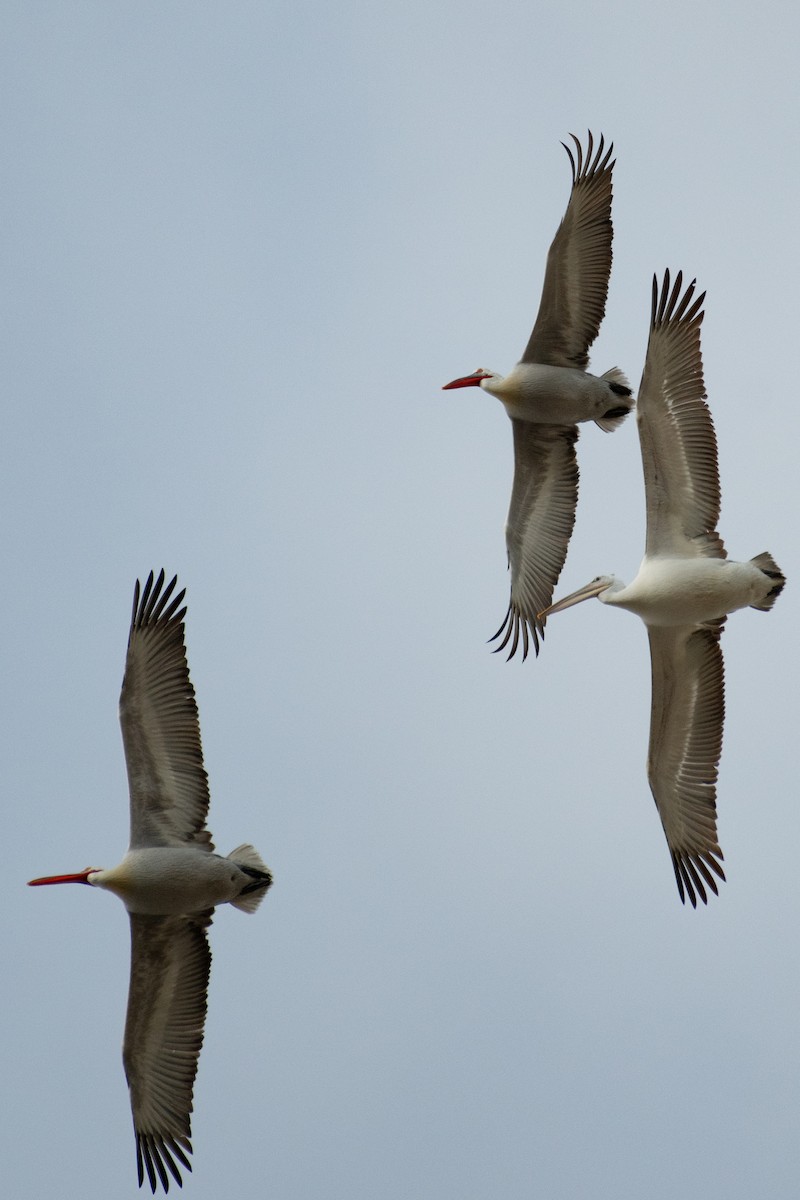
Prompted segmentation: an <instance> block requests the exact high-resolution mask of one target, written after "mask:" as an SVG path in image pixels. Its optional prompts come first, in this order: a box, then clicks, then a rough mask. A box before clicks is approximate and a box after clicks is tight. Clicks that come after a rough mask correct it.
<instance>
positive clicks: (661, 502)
mask: <svg viewBox="0 0 800 1200" xmlns="http://www.w3.org/2000/svg"><path fill="white" fill-rule="evenodd" d="M682 288H683V277H682V275H681V273H678V275H677V277H676V279H675V283H674V285H673V286H672V288H670V276H669V271H666V272H665V274H664V282H663V286H662V287H661V289H660V290H659V287H658V281H657V280H656V278H655V277H654V278H653V300H652V311H651V321H650V338H649V341H648V345H647V358H646V360H645V365H644V373H643V374H642V382H641V384H640V386H639V398H638V401H637V408H636V420H637V424H638V427H639V440H640V443H641V447H642V463H643V466H644V485H645V500H646V505H647V537H646V545H645V553H644V559H643V560H642V564H641V566H640V568H639V573H638V575H637V576H636V578H635V579H634V580H633V583H629V584H627V585H626V584H624V583H622V582H621V581H620V580H618V579H616V578H615V577H614V576H613V575H599V576H598V577H597V578H596V579H593V580H592V582H591V583H589V584H587V585H586V586H585V587H582V588H580V589H579V590H578V591H577V592H573V593H572V594H571V595H569V596H565V597H564V598H563V599H562V600H559V601H557V603H555V604H551V605H550V607H549V608H547V609H545V611H544V612H543V613H541V614H540V615H541V616H542V617H546V616H549V615H552V614H553V613H557V612H562V611H563V610H564V609H565V608H570V607H571V606H572V605H573V604H579V603H580V601H581V600H588V599H589V598H590V597H592V596H596V597H597V598H598V600H600V601H602V603H603V604H609V605H611V606H612V607H617V608H627V609H628V610H629V611H630V612H634V613H636V614H637V615H638V616H640V617H641V618H642V620H643V621H644V623H645V625H646V626H647V633H648V636H649V638H650V659H651V669H652V707H651V712H650V746H649V750H648V755H647V774H648V779H649V781H650V788H651V791H652V793H653V797H654V799H655V802H656V807H657V808H658V812H659V815H660V817H661V822H662V824H663V826H664V833H665V834H666V838H667V844H668V845H669V849H670V853H671V855H672V864H673V867H674V868H675V879H676V881H677V884H678V892H679V894H680V897H681V900H682V901H683V902H684V903H685V902H686V896H688V897H689V900H690V901H691V903H692V906H693V907H694V908H696V907H697V898H698V896H699V897H700V899H701V900H702V901H703V903H704V904H706V903H707V902H708V901H707V896H706V887H708V888H709V889H710V890H711V891H712V892H714V893H715V894H718V893H717V882H716V879H715V878H714V876H715V875H716V877H717V878H718V879H721V880H724V879H725V872H724V870H723V868H722V859H723V854H722V850H721V849H720V846H719V840H718V837H717V805H716V781H717V770H718V766H719V759H720V754H721V751H722V725H723V719H724V715H725V694H724V677H723V664H722V650H721V648H720V635H721V633H722V629H723V626H724V624H725V618H726V617H727V615H728V613H732V612H735V611H736V609H738V608H747V607H748V606H749V607H750V608H757V609H760V610H761V611H762V612H767V611H769V609H771V608H772V606H773V604H774V603H775V600H776V599H777V597H778V596H779V595H780V593H781V591H782V589H783V586H784V584H785V582H786V580H785V578H784V576H783V573H782V572H781V570H780V567H779V566H778V565H777V563H776V562H775V560H774V559H773V557H772V555H771V554H768V553H762V554H758V555H756V557H755V558H751V559H750V561H749V562H733V561H731V560H730V559H728V558H727V556H726V552H725V547H724V545H723V543H722V539H721V538H720V536H719V534H718V533H717V529H716V526H717V521H718V519H719V507H720V490H719V472H718V470H717V443H716V438H715V435H714V426H713V423H712V420H711V413H710V411H709V409H708V405H707V404H706V403H705V398H706V391H705V385H704V382H703V359H702V355H701V352H700V326H701V324H702V321H703V315H704V313H703V301H704V300H705V292H703V293H702V294H701V295H699V296H697V297H696V298H695V296H694V291H695V280H692V282H691V283H690V284H689V285H688V287H687V288H686V290H685V291H683V293H682Z"/></svg>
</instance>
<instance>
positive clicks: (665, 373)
mask: <svg viewBox="0 0 800 1200" xmlns="http://www.w3.org/2000/svg"><path fill="white" fill-rule="evenodd" d="M682 286H683V276H682V274H681V273H680V272H679V273H678V275H677V277H676V279H675V284H674V286H673V287H672V288H670V275H669V271H666V272H665V274H664V282H663V286H662V288H661V289H660V291H659V287H658V282H657V280H656V279H655V278H654V279H653V303H652V315H651V323H650V338H649V341H648V345H647V357H646V359H645V366H644V372H643V374H642V383H641V387H640V389H639V399H638V402H637V406H636V420H637V424H638V427H639V440H640V442H641V447H642V465H643V468H644V480H645V499H646V505H647V546H646V554H648V555H651V556H657V555H662V556H664V555H678V556H680V557H682V558H686V557H688V556H694V557H706V558H725V557H726V554H725V547H724V545H723V543H722V539H721V538H720V536H719V534H718V533H717V529H716V526H717V521H718V520H719V507H720V489H719V471H718V467H717V441H716V437H715V435H714V425H713V422H712V420H711V412H710V410H709V408H708V405H707V404H706V402H705V399H706V390H705V384H704V381H703V357H702V353H701V350H700V326H701V325H702V323H703V316H704V313H703V301H704V299H705V292H703V293H702V294H701V295H699V296H698V297H697V298H694V290H695V281H694V280H692V282H691V283H690V284H689V285H688V287H687V288H686V290H685V291H684V292H683V294H681V291H682Z"/></svg>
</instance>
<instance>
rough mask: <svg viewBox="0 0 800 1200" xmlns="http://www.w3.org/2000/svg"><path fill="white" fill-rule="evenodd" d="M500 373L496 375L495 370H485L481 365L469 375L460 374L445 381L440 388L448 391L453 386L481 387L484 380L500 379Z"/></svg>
mask: <svg viewBox="0 0 800 1200" xmlns="http://www.w3.org/2000/svg"><path fill="white" fill-rule="evenodd" d="M502 378H503V376H502V375H498V374H497V372H496V371H486V370H484V368H483V367H478V368H477V369H476V370H475V371H473V372H472V374H471V375H462V376H461V378H460V379H454V380H453V381H452V383H446V384H445V385H444V387H443V388H442V391H443V392H449V391H451V390H452V389H453V388H462V387H483V383H484V380H486V379H488V380H493V379H502Z"/></svg>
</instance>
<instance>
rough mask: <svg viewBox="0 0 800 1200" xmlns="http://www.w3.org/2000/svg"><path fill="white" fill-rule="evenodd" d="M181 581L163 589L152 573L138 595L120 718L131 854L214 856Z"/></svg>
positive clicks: (160, 578) (161, 577)
mask: <svg viewBox="0 0 800 1200" xmlns="http://www.w3.org/2000/svg"><path fill="white" fill-rule="evenodd" d="M176 583H177V577H175V578H173V580H172V581H171V582H170V583H169V584H167V586H166V587H164V572H163V571H162V572H161V574H160V575H159V576H158V579H156V580H155V582H154V580H153V573H152V571H151V572H150V576H149V578H148V580H147V583H146V584H145V587H144V591H140V587H139V581H138V580H137V581H136V587H135V589H134V593H133V616H132V618H131V629H130V634H129V637H128V655H127V658H126V660H125V678H124V679H123V681H122V693H121V695H120V700H119V717H120V724H121V725H122V741H123V744H124V747H125V763H126V766H127V768H128V786H129V790H130V811H131V842H130V844H131V849H135V848H136V847H141V846H186V845H187V844H191V845H194V846H196V847H197V848H198V849H208V850H212V849H213V845H212V843H211V835H210V834H209V833H208V832H207V830H206V829H205V822H206V816H207V814H208V801H209V796H208V779H207V777H206V773H205V770H204V768H203V749H202V745H201V742H200V722H199V720H198V716H197V704H196V703H195V697H194V688H193V687H192V684H191V680H190V679H189V667H188V665H187V662H186V649H185V645H184V625H183V618H184V616H185V615H186V609H185V608H181V607H180V606H181V602H182V600H183V598H184V596H185V594H186V593H185V591H182V592H179V593H178V595H177V596H175V597H174V598H172V593H173V591H174V589H175V585H176Z"/></svg>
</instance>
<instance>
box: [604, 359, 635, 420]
mask: <svg viewBox="0 0 800 1200" xmlns="http://www.w3.org/2000/svg"><path fill="white" fill-rule="evenodd" d="M600 378H601V379H604V380H605V381H606V383H607V384H608V387H609V391H610V392H611V393H612V395H611V396H610V397H609V400H610V404H609V409H608V411H607V412H605V413H603V415H602V417H596V418H595V424H596V425H599V426H600V428H601V429H602V430H603V432H604V433H613V432H614V430H615V429H617V428H618V426H620V425H621V424H622V422H623V421H624V420H625V418H626V417H627V415H628V413H629V412H630V411H631V409H632V408H633V390H632V389H631V385H630V384H629V383H628V379H627V376H626V375H625V374H624V373H623V372H622V371H620V369H619V367H612V368H611V369H610V370H609V371H606V372H605V373H604V374H603V375H601V376H600Z"/></svg>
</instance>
